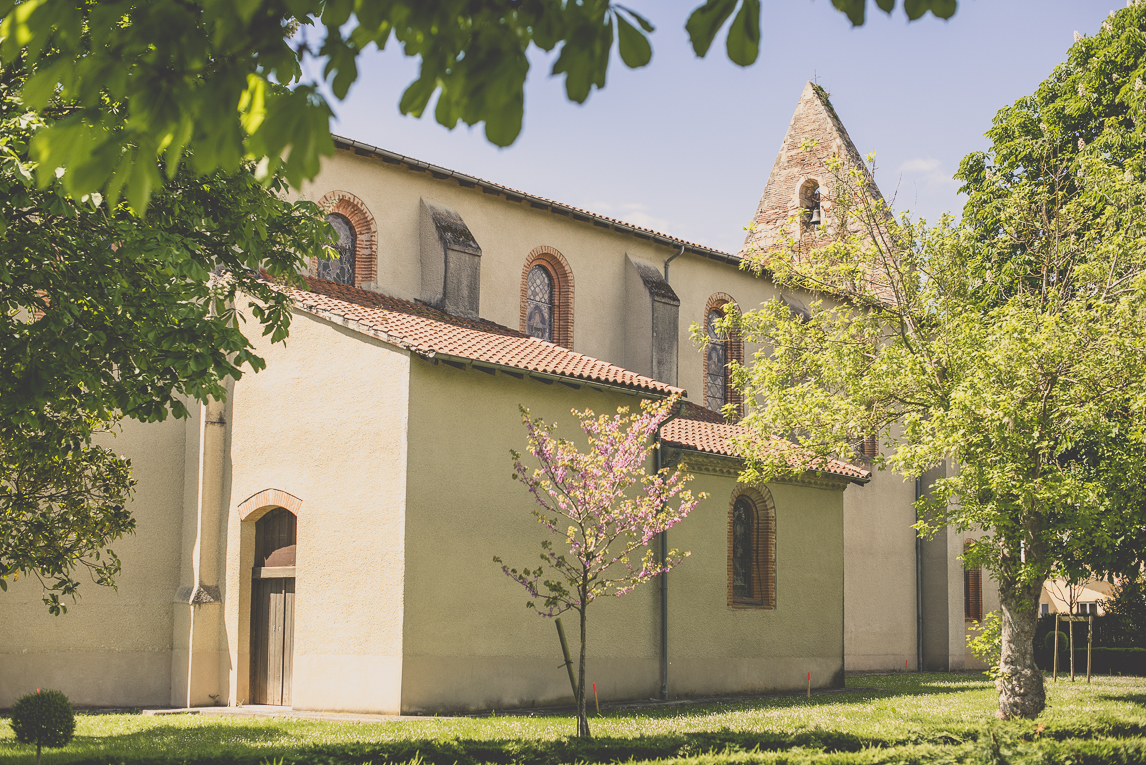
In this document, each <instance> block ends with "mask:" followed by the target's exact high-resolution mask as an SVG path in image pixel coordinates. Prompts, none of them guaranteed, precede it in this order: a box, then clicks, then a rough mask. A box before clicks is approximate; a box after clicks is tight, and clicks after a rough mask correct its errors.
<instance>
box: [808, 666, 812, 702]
mask: <svg viewBox="0 0 1146 765" xmlns="http://www.w3.org/2000/svg"><path fill="white" fill-rule="evenodd" d="M808 698H809V699H810V698H812V673H811V672H809V673H808Z"/></svg>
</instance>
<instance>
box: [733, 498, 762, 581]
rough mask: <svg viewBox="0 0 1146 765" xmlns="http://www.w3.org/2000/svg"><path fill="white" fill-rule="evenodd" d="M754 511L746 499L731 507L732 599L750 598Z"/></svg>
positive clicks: (750, 501) (749, 501)
mask: <svg viewBox="0 0 1146 765" xmlns="http://www.w3.org/2000/svg"><path fill="white" fill-rule="evenodd" d="M755 521H756V509H755V508H754V507H753V506H752V500H750V499H748V497H740V498H739V499H737V500H736V504H735V505H733V506H732V597H734V598H743V599H744V600H749V599H751V598H752V595H753V593H752V573H753V572H752V563H753V558H752V556H753V551H752V539H753V531H754V530H753V528H752V525H753V523H755Z"/></svg>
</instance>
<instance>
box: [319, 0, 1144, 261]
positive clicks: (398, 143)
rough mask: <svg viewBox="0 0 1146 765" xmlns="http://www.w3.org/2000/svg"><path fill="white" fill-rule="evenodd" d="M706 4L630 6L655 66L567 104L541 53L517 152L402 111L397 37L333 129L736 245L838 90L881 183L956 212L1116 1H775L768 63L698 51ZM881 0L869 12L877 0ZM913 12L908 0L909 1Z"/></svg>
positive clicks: (906, 204)
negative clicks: (979, 173)
mask: <svg viewBox="0 0 1146 765" xmlns="http://www.w3.org/2000/svg"><path fill="white" fill-rule="evenodd" d="M700 2H701V0H631V1H630V2H628V3H627V5H629V6H630V7H632V8H634V9H635V10H637V11H638V12H640V13H642V14H643V15H645V16H646V17H647V18H649V19H650V20H651V21H652V22H653V23H654V24H655V25H656V27H657V30H656V32H655V33H654V34H653V36H652V41H653V60H652V63H651V64H650V65H649V66H647V67H645V68H643V69H638V70H629V69H626V68H625V67H624V66H623V65H622V64H621V63H620V61H619V60H615V61H614V62H613V63H612V64H611V65H610V68H609V77H608V84H607V87H606V88H605V89H604V90H602V91H599V92H595V93H593V95H591V96H590V97H589V99H588V101H586V102H585V103H584V104H583V105H577V104H573V103H570V102H568V101H567V100H566V99H565V95H564V86H563V81H562V80H560V79H558V78H554V77H551V76H550V75H549V68H550V65H551V62H552V57H551V56H547V55H545V54H544V53H541V52H538V54H537V55H536V56H534V57H533V59H532V67H531V70H530V76H529V80H528V82H527V85H526V97H525V125H524V129H523V130H522V134H521V137H520V138H518V140H517V142H516V143H515V144H514V145H513V146H511V147H509V148H507V149H499V148H497V147H495V146H493V145H491V144H489V143H488V142H486V140H485V137H484V135H483V133H482V130H481V127H480V126H478V127H476V128H467V127H465V126H461V127H459V128H457V129H455V130H453V131H449V130H446V129H445V128H443V127H441V126H440V125H438V124H437V123H436V122H434V121H433V117H432V111H433V109H432V106H431V108H430V109H427V116H426V117H424V118H422V119H420V120H419V119H413V118H410V117H403V116H401V115H400V114H399V113H398V107H397V105H398V100H399V98H400V97H401V94H402V91H403V90H404V89H405V87H406V85H408V84H409V83H410V82H411V81H412V80H413V79H414V78H415V77H416V75H417V62H416V60H414V59H407V58H404V57H403V56H402V55H401V52H400V50H399V49H398V47H397V46H396V45H391V46H389V47H388V49H387V50H386V51H385V52H375V51H372V52H371V53H370V54H368V55H367V56H366V57H365V58H364V60H362V61H360V65H359V70H360V75H359V78H358V82H357V83H356V84H355V85H354V87H353V89H352V90H351V92H350V94H349V95H348V97H347V99H346V101H345V102H343V103H341V104H338V105H337V106H336V112H337V115H338V119H337V121H336V123H335V124H334V126H333V127H334V130H335V132H337V133H339V134H341V135H346V136H349V137H351V138H355V139H357V140H360V141H364V142H366V143H370V144H374V145H377V146H381V147H384V148H386V149H389V150H391V151H395V152H398V153H401V154H406V155H409V156H412V157H416V158H418V159H421V160H425V161H427V162H432V163H434V164H438V165H443V166H445V167H449V168H451V169H454V170H458V171H461V172H465V173H468V174H470V175H476V176H478V177H481V178H485V179H487V180H490V181H494V182H497V183H501V184H504V185H507V186H511V187H513V188H516V189H520V190H522V191H528V192H530V193H533V194H537V195H539V196H544V197H549V198H551V199H557V200H560V201H562V202H565V203H567V204H572V205H576V206H579V207H584V208H587V209H589V210H592V211H594V212H597V213H601V214H605V215H610V216H613V217H618V218H622V219H624V220H627V221H629V222H631V223H635V224H638V225H644V226H648V227H651V228H654V229H657V230H659V231H662V232H664V233H667V234H671V235H674V236H679V237H682V238H684V239H688V240H691V241H695V242H698V243H701V244H704V245H707V246H710V247H715V248H717V249H722V250H726V251H731V252H735V251H736V250H737V249H738V248H739V246H740V244H741V242H742V241H743V239H744V233H743V226H744V225H745V224H746V223H747V222H748V220H749V219H750V218H751V216H752V213H753V212H754V211H755V209H756V203H757V201H758V200H759V198H760V193H761V192H762V191H763V189H764V183H765V181H766V180H767V177H768V172H769V171H770V170H771V167H772V163H773V160H774V159H775V156H776V152H777V150H778V149H779V147H780V141H781V139H782V138H783V136H784V131H785V130H786V129H787V127H788V121H789V120H790V119H791V116H792V111H793V110H794V109H795V106H796V101H797V99H798V98H799V96H800V92H801V90H802V89H803V87H804V83H805V82H806V81H808V80H810V79H813V77H815V78H818V81H819V83H820V84H821V85H823V86H824V87H825V88H826V89H827V90H828V91H829V92H830V93H831V96H832V103H833V105H834V106H835V108H836V111H837V113H838V114H839V115H840V117H841V118H842V119H843V121H844V124H845V125H846V127H847V129H848V132H849V133H850V134H851V137H852V140H853V141H854V142H855V144H856V146H857V148H858V149H859V150H860V152H861V153H865V154H866V153H867V152H869V151H875V152H876V165H877V171H876V180H877V182H878V183H879V185H880V188H881V189H882V190H883V192H884V194H885V196H888V197H889V198H890V197H892V196H893V195H894V196H895V204H896V207H897V208H899V209H909V210H911V211H912V212H913V213H917V214H919V215H922V216H924V217H926V218H928V219H935V218H937V217H938V216H939V215H940V214H941V213H942V212H944V211H946V210H951V211H954V212H957V211H958V209H959V207H960V206H961V204H962V202H961V199H960V197H959V196H958V194H957V188H958V184H957V183H956V182H955V181H953V180H951V175H952V174H953V173H954V172H955V170H956V168H957V167H958V164H959V160H960V159H961V158H962V157H963V155H965V154H966V153H967V152H970V151H975V150H979V149H983V148H985V147H986V145H987V143H986V140H985V139H984V138H983V133H984V131H986V130H987V129H988V128H989V127H990V124H991V119H992V117H993V116H994V114H995V112H996V111H997V110H998V109H999V108H1000V107H1001V106H1004V105H1006V104H1009V103H1011V102H1013V101H1014V100H1015V99H1016V98H1019V97H1021V96H1023V95H1026V94H1029V93H1031V92H1032V91H1033V90H1034V88H1035V87H1036V86H1037V85H1038V83H1039V82H1040V81H1042V80H1043V79H1044V78H1046V77H1047V76H1048V75H1049V74H1050V73H1051V71H1052V70H1053V68H1054V66H1055V65H1056V64H1057V63H1059V62H1061V61H1062V60H1063V59H1064V58H1065V56H1066V50H1067V48H1069V47H1070V45H1071V43H1072V42H1073V39H1074V32H1075V31H1078V32H1081V33H1082V34H1085V35H1089V34H1093V33H1094V32H1096V31H1097V30H1098V28H1099V25H1100V24H1101V23H1102V20H1103V19H1104V18H1105V17H1106V15H1107V14H1108V13H1109V12H1110V11H1111V10H1114V9H1117V8H1119V7H1122V6H1123V5H1124V4H1125V3H1124V2H1116V1H1115V0H960V2H959V11H958V13H956V15H955V16H954V17H953V18H952V19H951V20H950V21H941V20H938V19H935V18H933V17H931V16H928V17H925V18H924V19H922V20H919V21H915V22H911V23H910V24H909V23H908V22H907V20H906V17H904V16H903V15H902V12H901V11H899V12H897V13H896V14H895V15H894V16H892V17H890V18H889V17H887V16H886V15H884V14H883V13H881V12H879V11H876V10H874V9H873V8H872V9H869V18H868V22H867V24H866V25H864V26H863V27H860V28H858V29H853V28H852V27H851V25H850V24H849V23H848V21H847V19H846V18H845V17H844V16H843V15H842V14H840V13H838V12H837V11H835V10H834V9H833V8H832V6H831V4H830V2H829V0H764V3H763V13H762V17H763V28H764V31H763V39H762V41H761V53H760V58H759V60H758V61H757V62H756V64H754V65H753V66H751V67H747V68H744V69H741V68H740V67H738V66H736V65H734V64H732V63H730V62H729V61H728V59H727V57H726V55H725V54H724V48H723V40H722V39H720V40H718V41H717V43H715V44H714V45H713V49H712V50H711V51H710V52H709V54H708V56H707V57H706V58H705V59H698V58H696V56H695V55H694V54H693V53H692V49H691V47H690V46H689V44H688V39H687V36H686V34H685V32H684V22H685V20H686V19H687V18H688V14H689V12H690V11H691V10H692V8H694V7H696V6H697V5H699V4H700ZM873 5H874V4H873V3H869V6H873ZM897 5H902V2H897Z"/></svg>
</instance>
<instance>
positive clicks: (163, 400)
mask: <svg viewBox="0 0 1146 765" xmlns="http://www.w3.org/2000/svg"><path fill="white" fill-rule="evenodd" d="M26 76H27V74H26V72H24V71H23V69H22V68H21V67H20V66H19V65H11V66H8V67H4V68H3V69H0V248H2V251H3V253H4V257H3V259H0V306H2V307H3V310H2V311H0V325H2V326H0V357H2V358H3V359H4V365H3V367H2V368H0V463H2V464H0V589H3V588H6V584H5V580H6V579H8V578H11V577H15V576H18V575H36V576H39V577H40V578H41V580H42V581H44V582H45V585H46V587H47V590H48V593H49V594H48V595H47V597H46V601H47V603H48V605H49V608H51V609H52V610H53V612H55V613H58V612H59V611H60V602H59V598H58V595H61V594H62V595H73V596H74V595H75V593H76V588H77V587H78V586H79V582H78V581H77V579H76V578H75V576H74V572H75V570H76V569H77V567H81V568H83V567H86V568H89V569H90V570H91V571H92V573H93V575H94V578H95V580H96V581H97V582H99V583H102V584H112V583H113V582H114V575H115V573H116V572H117V571H118V565H119V564H118V559H117V558H116V557H115V555H114V553H111V552H110V551H109V550H108V549H107V548H106V545H107V544H108V543H109V542H111V541H113V540H115V539H117V538H119V537H120V536H122V535H123V534H125V533H130V531H131V530H132V529H133V528H134V521H133V520H132V519H131V516H130V514H129V513H128V512H127V511H126V509H125V507H126V503H127V500H128V498H129V497H130V492H131V486H132V481H131V478H130V470H129V463H128V461H127V460H124V459H122V458H120V457H118V456H117V455H115V453H114V452H113V451H111V450H110V449H108V448H106V446H99V445H93V442H92V437H93V435H95V434H96V433H97V432H99V431H102V430H108V429H109V428H112V427H113V426H114V424H115V422H116V421H117V420H118V419H119V418H120V417H124V416H126V417H131V418H134V419H137V420H142V421H154V420H162V419H164V418H165V417H167V415H168V414H169V413H174V414H175V415H177V416H182V415H185V414H186V406H187V402H189V401H191V400H196V399H197V400H200V401H206V400H207V399H208V398H209V397H216V398H221V397H222V396H223V395H224V393H225V383H226V380H227V379H228V378H238V377H239V375H240V374H241V372H242V370H243V369H254V370H258V369H260V368H261V367H262V366H263V361H262V359H260V358H259V357H258V356H256V355H255V354H254V353H252V352H251V350H250V348H251V344H250V341H249V340H248V339H247V337H246V336H245V334H244V331H247V332H249V331H250V327H246V328H245V327H244V323H247V324H250V325H253V327H254V328H255V330H256V331H262V332H263V333H264V334H270V335H271V336H272V339H274V340H276V341H277V340H281V339H282V338H284V337H285V336H286V332H287V328H288V326H289V322H290V311H289V301H288V300H287V298H286V296H285V295H284V294H283V293H282V292H281V291H279V290H277V289H275V287H274V286H273V285H272V284H271V283H270V282H268V281H265V280H263V279H260V278H259V274H260V271H265V272H269V273H270V274H271V275H275V276H277V277H278V278H280V279H292V278H295V275H296V274H297V272H298V270H299V269H300V268H305V266H306V264H307V262H308V260H309V258H311V257H317V256H320V255H322V254H323V251H324V245H325V242H326V241H328V238H329V227H328V225H327V224H326V223H325V222H324V221H323V220H322V218H321V217H320V215H319V210H318V208H317V206H315V205H314V204H313V203H309V202H289V201H286V200H285V199H284V198H283V196H282V192H283V191H284V189H285V182H284V181H283V179H282V178H281V176H275V177H272V178H271V179H269V183H263V182H260V181H259V180H257V179H256V178H255V174H254V171H253V168H251V167H249V166H241V167H240V168H239V169H238V170H236V171H234V172H230V173H224V172H221V171H216V172H213V173H210V174H208V175H204V176H193V175H192V174H191V172H190V171H189V170H188V169H184V170H181V171H179V172H177V173H176V174H175V175H174V177H173V178H172V179H171V180H170V181H169V182H168V183H167V185H166V186H164V187H163V188H162V189H160V190H158V191H157V193H156V194H155V195H154V196H153V199H152V204H151V208H150V210H149V212H148V215H147V216H146V217H140V216H138V215H136V214H135V213H133V212H132V211H131V210H130V209H129V208H128V206H127V205H126V204H125V203H123V202H120V203H116V204H112V203H109V202H107V201H106V200H101V199H100V198H99V195H98V192H93V194H91V195H89V196H87V197H83V198H80V199H72V198H71V197H69V196H68V194H67V193H66V191H65V189H64V184H63V182H62V180H61V179H60V178H59V177H58V176H57V174H54V173H53V174H52V176H51V177H50V178H49V182H48V183H47V185H46V186H45V187H43V188H40V187H39V186H38V185H37V183H36V182H35V179H34V177H35V174H36V173H37V171H38V166H37V163H36V161H35V160H34V159H33V158H32V157H31V155H30V146H31V144H32V143H33V142H34V141H35V139H36V136H37V135H39V134H40V132H41V131H43V130H45V129H47V127H48V124H49V123H50V121H51V120H52V119H53V118H54V117H55V116H57V115H63V116H64V117H65V118H66V115H67V107H66V106H62V105H58V104H57V105H56V106H55V107H53V109H52V110H48V113H47V114H46V115H45V116H44V117H40V116H38V115H36V114H35V113H31V112H28V111H27V110H26V109H25V108H24V106H23V104H22V103H21V102H20V99H19V95H18V94H19V91H20V87H21V85H22V83H23V81H24V79H25V78H26ZM56 110H58V111H56ZM109 111H111V112H114V113H119V112H118V111H117V110H116V109H115V108H114V105H110V107H109ZM63 175H65V176H66V173H64V174H63ZM212 275H214V278H213V279H212V278H210V277H212ZM244 296H245V297H244Z"/></svg>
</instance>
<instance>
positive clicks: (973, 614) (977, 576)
mask: <svg viewBox="0 0 1146 765" xmlns="http://www.w3.org/2000/svg"><path fill="white" fill-rule="evenodd" d="M974 545H975V541H974V540H972V539H968V540H967V541H965V542H964V543H963V554H964V555H966V554H967V553H968V552H969V551H970V550H971V548H972V547H974ZM963 616H964V617H965V618H967V619H972V620H974V621H977V622H981V621H983V571H982V569H980V568H978V567H976V568H968V567H967V566H966V565H964V567H963Z"/></svg>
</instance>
